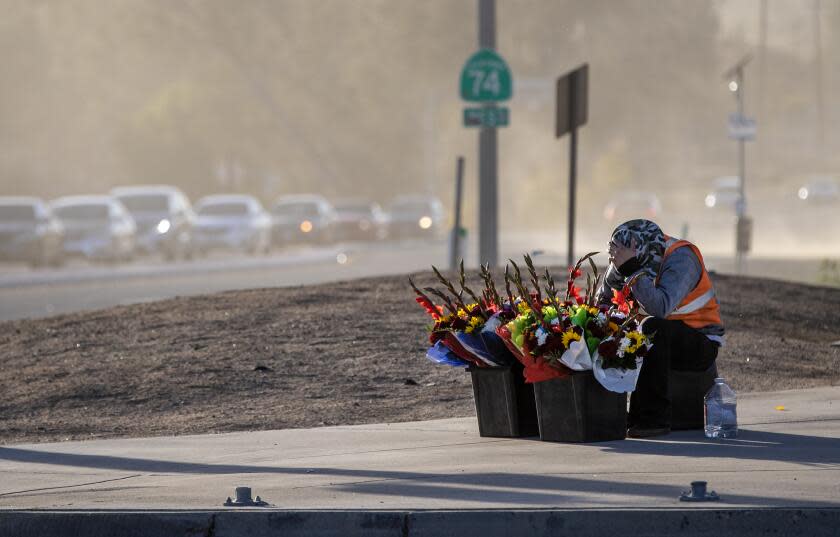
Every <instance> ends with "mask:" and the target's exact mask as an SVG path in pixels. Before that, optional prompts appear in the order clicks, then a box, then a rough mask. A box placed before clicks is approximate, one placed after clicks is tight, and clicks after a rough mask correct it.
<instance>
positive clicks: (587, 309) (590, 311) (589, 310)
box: [586, 306, 600, 315]
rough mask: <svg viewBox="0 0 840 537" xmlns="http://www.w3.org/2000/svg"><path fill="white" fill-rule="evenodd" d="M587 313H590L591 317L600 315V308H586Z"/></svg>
mask: <svg viewBox="0 0 840 537" xmlns="http://www.w3.org/2000/svg"><path fill="white" fill-rule="evenodd" d="M586 311H588V312H589V315H598V314H599V313H600V311H599V310H598V308H596V307H595V306H592V307H590V308H586Z"/></svg>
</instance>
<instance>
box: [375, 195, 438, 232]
mask: <svg viewBox="0 0 840 537" xmlns="http://www.w3.org/2000/svg"><path fill="white" fill-rule="evenodd" d="M444 218H445V216H444V214H443V204H442V203H441V202H440V200H439V199H437V198H435V197H432V196H399V197H397V198H395V199H394V201H393V202H392V203H391V206H390V207H389V210H388V236H389V237H391V238H394V239H399V238H408V237H423V238H437V237H439V236H440V235H441V234H442V233H443V226H444Z"/></svg>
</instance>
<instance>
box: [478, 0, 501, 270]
mask: <svg viewBox="0 0 840 537" xmlns="http://www.w3.org/2000/svg"><path fill="white" fill-rule="evenodd" d="M478 46H479V48H488V49H495V48H496V0H478ZM484 106H485V107H486V108H493V107H495V105H494V104H486V105H484ZM496 149H497V136H496V128H495V127H482V128H481V131H480V132H479V133H478V261H479V263H487V264H489V265H490V266H491V267H495V266H497V265H498V251H497V248H498V242H497V234H498V220H497V215H498V193H497V190H498V177H497V162H498V157H497V154H496Z"/></svg>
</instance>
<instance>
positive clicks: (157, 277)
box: [0, 238, 840, 320]
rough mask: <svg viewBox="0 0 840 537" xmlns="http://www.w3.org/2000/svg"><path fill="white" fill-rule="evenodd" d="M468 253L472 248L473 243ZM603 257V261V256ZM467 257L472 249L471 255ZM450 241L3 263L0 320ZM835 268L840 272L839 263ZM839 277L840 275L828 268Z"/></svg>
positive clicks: (301, 272)
mask: <svg viewBox="0 0 840 537" xmlns="http://www.w3.org/2000/svg"><path fill="white" fill-rule="evenodd" d="M526 250H528V248H527V245H526V244H524V243H522V242H521V241H519V240H515V238H514V240H508V241H506V242H502V245H501V255H500V256H499V258H500V260H504V259H507V258H508V257H513V256H516V257H517V258H518V256H519V254H520V253H521V252H522V251H526ZM469 252H472V253H473V255H474V252H475V248H470V249H469ZM601 257H603V259H600V258H599V261H600V262H602V263H605V262H606V258H605V257H604V256H601ZM468 258H469V255H468ZM535 259H536V260H537V262H538V264H541V265H564V264H565V259H566V256H565V255H564V254H562V253H560V252H556V251H551V250H549V251H537V252H536V255H535ZM446 263H447V246H446V243H445V241H434V242H429V241H406V242H400V243H393V242H388V243H380V244H374V243H347V244H342V245H335V246H329V247H319V248H300V249H297V250H290V251H284V252H278V253H275V254H273V255H271V256H267V257H257V258H254V257H250V258H249V257H246V258H240V257H236V256H235V255H227V256H224V255H218V256H216V257H212V258H209V259H201V260H196V261H189V262H179V263H164V262H161V261H156V260H144V261H139V262H135V263H133V264H128V265H121V266H114V267H108V266H101V265H88V264H85V263H76V264H72V265H69V266H66V267H64V268H61V269H46V270H29V269H26V268H23V267H17V266H13V265H6V266H0V320H10V319H24V318H37V317H46V316H50V315H56V314H60V313H69V312H75V311H82V310H93V309H100V308H107V307H110V306H115V305H119V304H132V303H138V302H146V301H153V300H160V299H164V298H170V297H174V296H187V295H197V294H206V293H214V292H219V291H226V290H233V289H252V288H260V287H283V286H293V285H307V284H316V283H324V282H329V281H339V280H345V279H353V278H360V277H366V276H377V275H384V274H400V273H408V272H412V271H423V270H428V269H429V266H430V265H432V264H434V265H437V266H441V267H442V266H445V265H446ZM822 263H823V262H822V261H821V260H820V259H813V258H800V259H771V258H754V259H750V260H748V262H747V269H748V274H750V275H755V276H765V277H773V278H778V279H785V280H794V281H800V282H804V283H825V282H822V281H821V280H824V279H825V276H826V274H825V271H824V270H823V271H821V270H820V265H821V264H822ZM706 264H707V266H708V267H709V268H710V269H711V270H718V271H719V272H723V273H731V272H732V271H733V268H734V267H733V262H732V259H731V258H729V257H709V258H707V259H706ZM834 272H837V270H836V269H835V271H834ZM828 277H829V279H831V278H835V279H837V280H838V281H837V282H835V284H839V283H840V275H838V274H828Z"/></svg>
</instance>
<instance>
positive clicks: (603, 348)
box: [598, 338, 618, 359]
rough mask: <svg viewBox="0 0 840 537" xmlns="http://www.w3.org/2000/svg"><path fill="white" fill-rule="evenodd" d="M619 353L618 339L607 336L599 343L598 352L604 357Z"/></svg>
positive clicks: (611, 356) (612, 356)
mask: <svg viewBox="0 0 840 537" xmlns="http://www.w3.org/2000/svg"><path fill="white" fill-rule="evenodd" d="M617 353H618V340H616V339H615V338H607V339H605V340H604V341H602V342H601V343H600V344H599V345H598V354H600V355H601V357H603V358H604V359H607V358H614V357H615V355H616V354H617Z"/></svg>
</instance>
